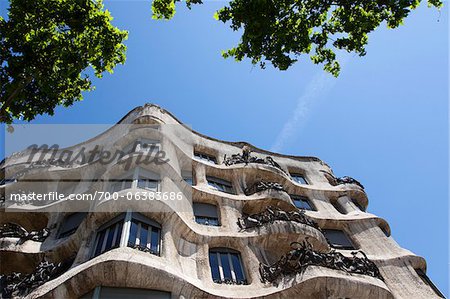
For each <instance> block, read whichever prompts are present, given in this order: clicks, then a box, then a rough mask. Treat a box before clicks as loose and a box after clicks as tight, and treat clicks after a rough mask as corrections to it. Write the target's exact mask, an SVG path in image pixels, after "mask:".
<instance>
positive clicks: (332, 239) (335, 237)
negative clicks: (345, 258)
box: [323, 229, 354, 249]
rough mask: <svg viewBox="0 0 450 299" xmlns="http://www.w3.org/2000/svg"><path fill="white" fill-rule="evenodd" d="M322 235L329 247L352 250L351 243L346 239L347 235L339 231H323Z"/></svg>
mask: <svg viewBox="0 0 450 299" xmlns="http://www.w3.org/2000/svg"><path fill="white" fill-rule="evenodd" d="M323 234H324V235H325V237H326V238H327V240H328V242H329V243H330V245H331V246H333V247H336V248H342V249H354V246H353V244H352V242H351V241H350V240H349V239H348V237H347V235H346V234H345V233H344V232H343V231H340V230H335V229H325V230H323Z"/></svg>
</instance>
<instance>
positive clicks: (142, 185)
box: [137, 179, 147, 189]
mask: <svg viewBox="0 0 450 299" xmlns="http://www.w3.org/2000/svg"><path fill="white" fill-rule="evenodd" d="M137 186H138V188H142V189H144V188H145V187H147V180H146V179H139V180H138V183H137Z"/></svg>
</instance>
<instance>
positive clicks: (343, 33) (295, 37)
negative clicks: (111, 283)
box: [152, 0, 442, 76]
mask: <svg viewBox="0 0 450 299" xmlns="http://www.w3.org/2000/svg"><path fill="white" fill-rule="evenodd" d="M177 1H179V0H175V1H174V0H154V1H153V6H152V10H153V16H154V18H157V19H170V18H172V17H173V15H174V13H175V2H177ZM419 2H420V1H419V0H378V1H374V0H355V1H351V0H231V1H230V2H229V4H228V5H227V6H225V7H223V8H222V9H220V10H219V11H217V13H216V14H215V17H216V19H217V20H220V21H222V22H224V23H229V24H230V27H231V28H232V29H233V30H235V31H237V30H241V29H243V34H242V37H241V40H240V42H239V44H238V45H237V46H235V47H233V48H231V49H229V50H227V51H224V52H223V53H222V55H223V56H224V57H225V58H227V57H234V58H235V59H236V60H237V61H241V60H243V59H244V58H245V57H247V58H249V59H251V61H252V63H253V64H258V63H259V64H260V65H261V67H262V68H264V66H265V62H266V61H268V62H271V63H272V64H273V66H274V67H276V68H278V69H280V70H286V69H288V68H289V67H290V66H292V65H293V64H294V63H295V62H296V61H297V60H298V58H299V57H300V56H301V55H302V54H308V55H309V56H310V58H311V60H312V61H313V62H314V63H315V64H323V66H324V70H325V71H327V72H330V73H331V74H333V75H334V76H338V75H339V71H340V66H339V62H338V61H337V59H336V52H335V51H336V50H345V51H347V52H353V53H356V54H358V55H359V56H364V55H365V54H366V50H365V47H366V45H367V42H368V33H370V32H371V31H373V30H375V29H376V28H377V27H379V26H380V25H381V24H382V23H383V22H386V24H387V26H388V27H389V28H396V27H398V26H399V25H401V24H402V22H403V20H404V19H405V18H406V17H407V16H408V15H409V13H410V12H411V11H412V10H414V9H415V8H417V7H418V5H419ZM197 3H201V1H200V0H187V1H186V4H187V5H188V7H189V8H190V6H191V4H197ZM428 5H429V6H434V7H437V8H440V7H442V1H441V0H428Z"/></svg>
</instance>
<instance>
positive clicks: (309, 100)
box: [271, 55, 349, 152]
mask: <svg viewBox="0 0 450 299" xmlns="http://www.w3.org/2000/svg"><path fill="white" fill-rule="evenodd" d="M348 58H349V55H346V56H345V57H343V58H342V59H340V63H341V67H344V66H345V65H346V62H347V61H348ZM337 81H338V78H335V77H333V76H332V75H330V74H328V73H325V72H324V71H322V70H320V71H319V72H318V73H317V74H316V75H315V76H314V77H313V78H312V80H311V81H310V82H309V84H308V85H307V87H306V89H305V91H304V93H303V95H301V96H300V97H299V98H298V100H297V106H296V108H295V110H294V112H293V114H292V115H291V117H290V118H289V119H288V120H287V121H286V122H285V123H284V125H283V128H282V129H281V131H280V133H278V135H277V137H276V139H275V143H274V144H273V145H272V148H271V151H273V152H280V151H282V150H283V149H284V147H285V146H286V144H287V142H288V141H291V140H294V139H296V138H298V136H299V133H300V132H301V130H302V129H303V128H304V126H305V125H306V123H307V122H308V119H309V116H310V114H311V111H312V108H313V105H315V104H317V102H318V101H319V100H320V99H321V98H324V97H325V96H326V95H327V93H328V92H329V91H330V90H332V89H333V87H334V86H335V85H336V83H337Z"/></svg>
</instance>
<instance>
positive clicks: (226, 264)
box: [220, 253, 231, 280]
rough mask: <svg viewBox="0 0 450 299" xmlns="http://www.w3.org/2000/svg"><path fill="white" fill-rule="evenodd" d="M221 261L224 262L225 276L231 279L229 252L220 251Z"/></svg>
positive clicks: (226, 278)
mask: <svg viewBox="0 0 450 299" xmlns="http://www.w3.org/2000/svg"><path fill="white" fill-rule="evenodd" d="M220 261H221V262H222V270H223V278H224V279H225V280H231V267H230V263H229V261H228V253H220Z"/></svg>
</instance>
